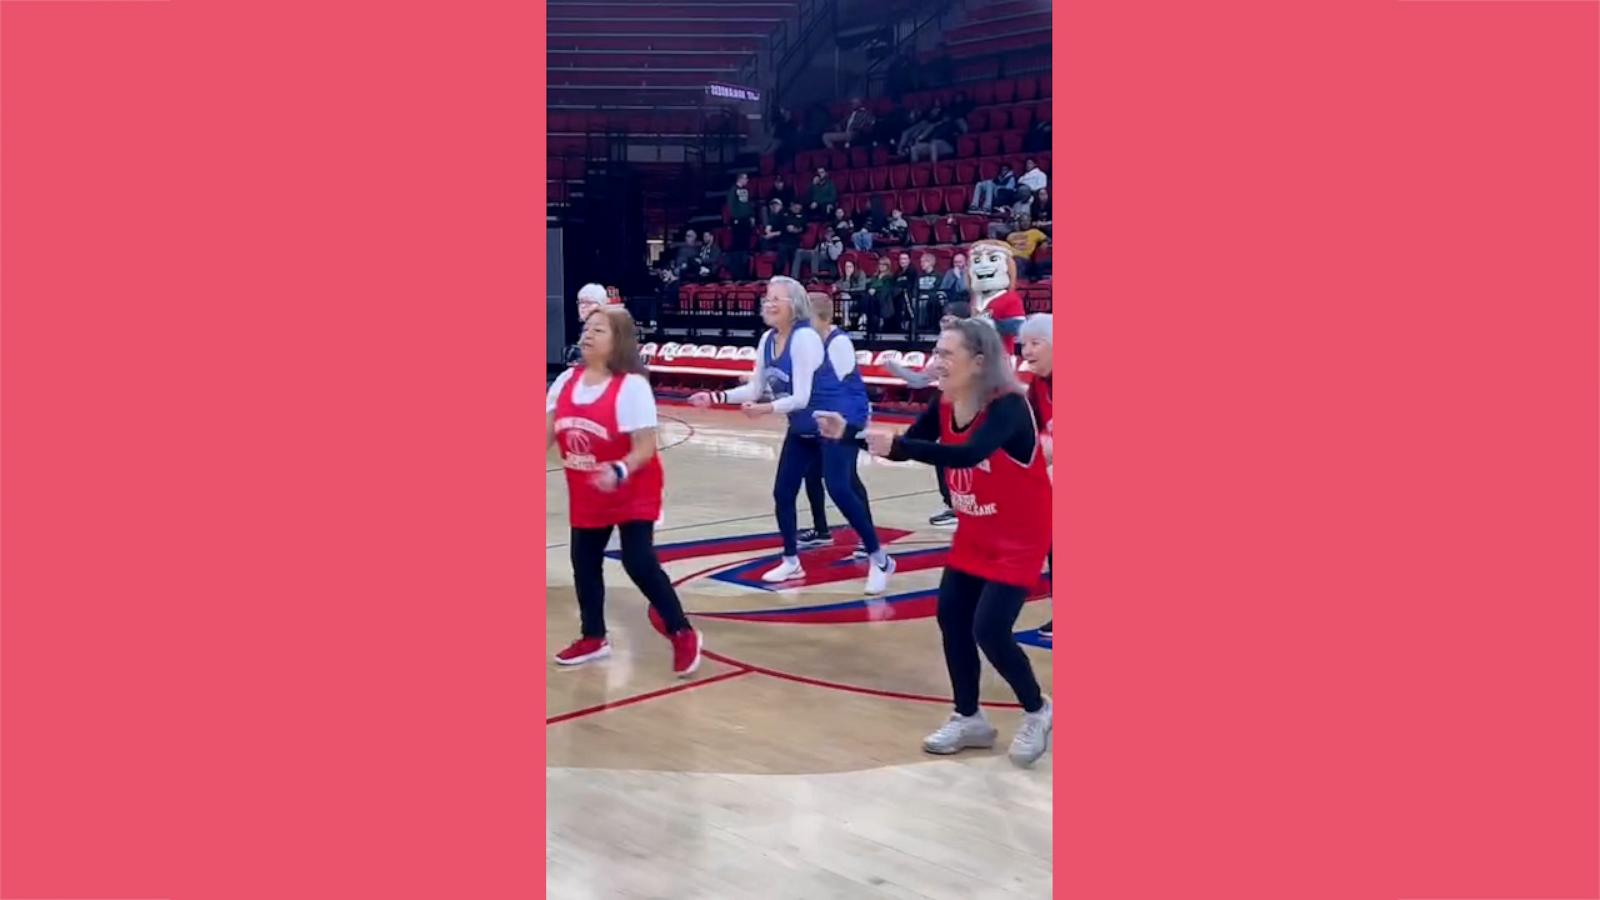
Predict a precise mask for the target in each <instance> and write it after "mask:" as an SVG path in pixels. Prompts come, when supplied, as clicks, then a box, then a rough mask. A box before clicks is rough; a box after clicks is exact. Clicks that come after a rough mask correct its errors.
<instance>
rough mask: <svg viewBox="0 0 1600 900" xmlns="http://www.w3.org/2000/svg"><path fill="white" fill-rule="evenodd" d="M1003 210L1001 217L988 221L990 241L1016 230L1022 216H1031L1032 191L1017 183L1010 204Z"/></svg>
mask: <svg viewBox="0 0 1600 900" xmlns="http://www.w3.org/2000/svg"><path fill="white" fill-rule="evenodd" d="M1003 212H1004V213H1005V216H1004V217H1003V218H1001V219H999V220H998V221H994V222H990V223H989V229H988V234H989V239H990V240H992V241H998V240H1000V239H1002V238H1004V237H1005V236H1006V235H1008V234H1010V233H1011V232H1013V231H1016V230H1017V223H1018V222H1020V221H1021V220H1022V219H1023V217H1030V218H1031V217H1032V215H1033V192H1032V191H1030V190H1028V189H1027V188H1026V187H1023V186H1021V185H1018V186H1017V195H1016V196H1015V197H1013V198H1011V205H1010V206H1008V207H1006V208H1005V209H1004V210H1003Z"/></svg>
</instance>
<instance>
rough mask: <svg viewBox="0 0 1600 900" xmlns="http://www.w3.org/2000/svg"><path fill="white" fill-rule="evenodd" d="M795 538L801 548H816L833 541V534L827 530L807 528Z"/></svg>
mask: <svg viewBox="0 0 1600 900" xmlns="http://www.w3.org/2000/svg"><path fill="white" fill-rule="evenodd" d="M795 538H796V540H795V543H797V544H798V545H799V547H800V549H801V550H815V549H817V548H818V547H826V546H828V545H829V544H831V543H833V535H831V534H829V533H828V532H826V531H817V530H816V529H815V528H807V529H806V530H805V531H802V532H800V533H799V534H798V535H796V536H795Z"/></svg>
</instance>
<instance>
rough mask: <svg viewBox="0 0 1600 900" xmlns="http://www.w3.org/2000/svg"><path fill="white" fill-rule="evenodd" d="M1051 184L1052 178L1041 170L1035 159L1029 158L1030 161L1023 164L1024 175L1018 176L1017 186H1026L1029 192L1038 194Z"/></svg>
mask: <svg viewBox="0 0 1600 900" xmlns="http://www.w3.org/2000/svg"><path fill="white" fill-rule="evenodd" d="M1049 183H1050V176H1048V175H1046V174H1045V173H1044V170H1043V169H1041V168H1039V164H1038V163H1037V162H1035V161H1034V159H1033V157H1031V156H1030V157H1028V160H1027V161H1026V162H1024V163H1023V164H1022V174H1021V175H1019V176H1017V184H1021V185H1026V186H1027V188H1028V190H1030V191H1033V192H1034V193H1035V194H1037V193H1039V190H1040V189H1041V188H1043V187H1044V186H1045V185H1048V184H1049Z"/></svg>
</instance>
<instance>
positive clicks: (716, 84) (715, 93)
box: [706, 81, 761, 103]
mask: <svg viewBox="0 0 1600 900" xmlns="http://www.w3.org/2000/svg"><path fill="white" fill-rule="evenodd" d="M706 93H707V94H708V95H710V96H712V97H716V98H718V99H720V100H740V101H743V102H746V103H760V102H761V92H760V91H758V90H756V89H755V88H747V87H740V86H738V85H736V84H723V83H722V82H720V81H713V82H711V83H710V84H708V85H706Z"/></svg>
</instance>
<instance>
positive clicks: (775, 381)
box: [761, 322, 828, 434]
mask: <svg viewBox="0 0 1600 900" xmlns="http://www.w3.org/2000/svg"><path fill="white" fill-rule="evenodd" d="M810 327H811V324H810V323H809V322H797V323H796V324H795V326H794V328H792V329H790V331H789V339H788V340H786V341H784V342H783V352H781V353H780V352H778V351H777V349H776V348H777V343H778V339H777V338H778V336H777V334H775V333H773V332H770V331H769V332H767V340H766V342H765V343H766V351H765V353H766V358H765V359H763V360H762V361H761V364H762V367H761V372H762V375H763V376H764V377H765V378H766V381H767V383H766V389H767V392H768V393H769V394H771V395H772V399H774V400H778V399H781V398H783V397H787V396H789V395H790V394H792V393H794V354H793V353H792V352H791V351H792V350H794V339H795V335H798V334H799V333H800V332H801V330H803V329H808V328H810ZM824 361H826V354H824ZM823 368H824V369H826V368H828V367H827V366H826V365H824V366H823ZM814 377H815V376H813V378H814ZM816 406H817V388H816V382H815V381H813V382H812V385H811V402H810V403H808V404H806V406H805V407H804V408H803V409H796V410H792V411H790V413H789V430H790V431H793V432H795V433H796V434H816V433H817V420H816V419H815V418H813V417H812V415H811V413H812V410H813V409H815V408H816Z"/></svg>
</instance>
